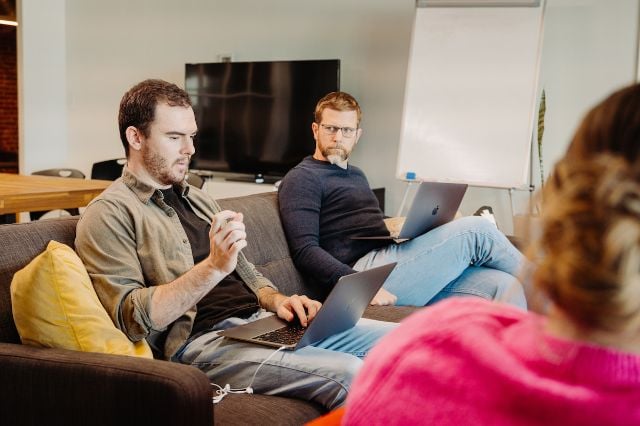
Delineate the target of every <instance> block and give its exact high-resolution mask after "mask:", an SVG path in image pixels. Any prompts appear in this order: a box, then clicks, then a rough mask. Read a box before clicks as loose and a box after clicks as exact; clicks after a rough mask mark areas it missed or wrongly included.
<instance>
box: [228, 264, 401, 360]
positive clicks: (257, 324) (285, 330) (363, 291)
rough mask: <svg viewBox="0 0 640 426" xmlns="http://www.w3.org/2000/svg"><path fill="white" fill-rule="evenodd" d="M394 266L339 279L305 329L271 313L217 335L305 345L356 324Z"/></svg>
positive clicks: (297, 346) (292, 346) (288, 345)
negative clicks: (268, 315)
mask: <svg viewBox="0 0 640 426" xmlns="http://www.w3.org/2000/svg"><path fill="white" fill-rule="evenodd" d="M395 266H396V263H395V262H394V263H389V264H387V265H382V266H379V267H377V268H372V269H369V270H366V271H362V272H356V273H355V274H351V275H345V276H343V277H342V278H340V279H339V280H338V282H337V283H336V285H335V286H334V287H333V290H331V293H329V296H328V297H327V299H326V300H325V302H324V304H323V305H322V307H321V308H320V310H319V311H318V313H317V314H316V317H315V318H314V319H313V320H312V321H311V322H310V323H309V324H308V325H307V327H306V328H303V327H302V326H300V324H299V323H297V322H296V321H292V322H287V321H285V320H283V319H280V318H278V316H277V315H272V316H270V317H267V318H262V319H259V320H257V321H253V322H250V323H248V324H243V325H240V326H237V327H232V328H228V329H226V330H223V331H221V332H219V333H218V334H219V335H221V336H225V337H230V338H232V339H237V340H244V341H246V342H253V343H258V344H260V345H266V346H272V347H275V348H280V347H284V348H285V349H289V350H295V349H300V348H303V347H305V346H307V345H310V344H312V343H315V342H318V341H320V340H322V339H324V338H327V337H330V336H333V335H334V334H337V333H340V332H342V331H345V330H348V329H349V328H351V327H353V326H354V325H356V322H358V320H359V319H360V318H361V317H362V314H363V313H364V310H365V309H366V308H367V305H369V302H371V299H373V296H375V295H376V293H377V292H378V290H379V289H380V287H382V284H383V283H384V281H385V280H386V279H387V277H388V276H389V274H390V273H391V271H392V270H393V268H394V267H395Z"/></svg>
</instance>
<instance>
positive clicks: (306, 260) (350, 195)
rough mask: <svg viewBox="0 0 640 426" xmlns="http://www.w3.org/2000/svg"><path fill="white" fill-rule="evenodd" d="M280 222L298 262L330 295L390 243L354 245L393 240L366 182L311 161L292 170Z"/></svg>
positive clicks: (356, 173)
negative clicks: (369, 256)
mask: <svg viewBox="0 0 640 426" xmlns="http://www.w3.org/2000/svg"><path fill="white" fill-rule="evenodd" d="M278 201H279V205H280V217H281V218H282V225H283V226H284V231H285V233H286V235H287V241H288V244H289V248H290V250H291V254H292V256H293V261H294V263H295V265H296V267H297V268H298V270H299V271H300V272H301V273H302V274H303V275H304V276H305V278H307V279H311V280H312V282H316V283H318V284H319V285H322V286H323V289H322V290H323V291H324V292H325V293H326V292H328V291H329V290H330V289H331V288H333V286H334V285H335V283H336V281H337V280H338V278H340V277H341V276H343V275H348V274H352V273H353V272H355V271H354V270H353V269H352V268H351V266H352V265H353V264H354V263H355V262H356V261H357V260H358V259H359V258H361V257H362V256H364V255H365V254H367V253H368V252H369V251H371V250H373V249H376V248H379V247H384V246H386V245H388V244H389V243H390V242H389V240H352V239H351V238H350V237H352V236H366V235H388V234H389V231H388V230H387V228H386V226H385V224H384V221H383V218H384V214H383V212H382V210H380V206H379V205H378V200H377V198H376V196H375V194H374V193H373V191H371V188H369V182H368V181H367V178H366V176H365V175H364V173H363V172H362V170H360V169H359V168H357V167H355V166H352V165H349V166H348V167H347V169H346V170H344V169H342V168H340V167H338V166H335V165H333V164H331V163H328V162H326V161H319V160H315V159H314V158H313V157H311V156H309V157H306V158H305V159H304V160H302V161H301V162H300V164H298V165H297V166H296V167H294V168H293V169H291V170H290V171H289V173H287V175H286V176H285V178H284V179H283V180H282V183H281V185H280V188H279V190H278Z"/></svg>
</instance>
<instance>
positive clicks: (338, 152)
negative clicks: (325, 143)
mask: <svg viewBox="0 0 640 426" xmlns="http://www.w3.org/2000/svg"><path fill="white" fill-rule="evenodd" d="M321 152H322V155H324V156H325V158H326V159H327V160H329V162H331V164H336V163H334V162H333V161H332V160H331V158H333V159H335V161H337V162H344V161H347V160H348V159H349V154H351V151H349V150H347V148H346V147H345V146H344V145H342V144H340V143H338V144H336V146H333V147H324V148H323V149H322V151H321Z"/></svg>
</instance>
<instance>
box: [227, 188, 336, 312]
mask: <svg viewBox="0 0 640 426" xmlns="http://www.w3.org/2000/svg"><path fill="white" fill-rule="evenodd" d="M218 203H219V204H220V206H221V207H222V208H223V209H226V210H233V211H238V212H242V213H244V223H245V226H246V230H247V247H246V248H245V249H244V250H243V252H244V254H245V255H246V256H247V259H249V261H250V262H251V263H253V264H254V265H255V266H256V268H257V269H258V271H260V272H261V273H262V274H263V275H264V276H265V277H267V278H269V279H270V280H271V281H272V282H273V283H274V284H275V285H276V287H278V290H280V292H281V293H283V294H287V295H291V294H306V295H307V296H309V297H312V298H315V299H320V300H322V299H324V296H323V295H322V294H320V293H319V292H318V291H317V290H314V289H313V288H310V287H308V286H306V285H305V283H304V280H303V278H302V275H300V273H299V272H298V270H297V269H296V268H295V266H294V265H293V260H292V259H291V255H290V254H289V246H288V245H287V240H286V238H285V235H284V230H283V229H282V222H280V211H279V209H278V194H277V193H276V192H267V193H263V194H255V195H252V196H250V197H236V198H225V199H222V200H218Z"/></svg>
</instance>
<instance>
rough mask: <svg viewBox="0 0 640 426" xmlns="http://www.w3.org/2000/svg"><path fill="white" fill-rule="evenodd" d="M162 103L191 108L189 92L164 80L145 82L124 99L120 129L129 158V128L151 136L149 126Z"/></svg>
mask: <svg viewBox="0 0 640 426" xmlns="http://www.w3.org/2000/svg"><path fill="white" fill-rule="evenodd" d="M160 102H166V103H167V104H169V105H170V106H184V107H190V106H191V100H190V99H189V95H188V94H187V92H185V91H184V90H182V89H181V88H179V87H178V86H176V85H175V84H173V83H169V82H166V81H164V80H156V79H149V80H144V81H142V82H140V83H138V84H136V85H135V86H133V87H132V88H131V89H129V90H128V91H127V93H125V94H124V96H123V97H122V100H121V101H120V111H119V113H118V127H119V129H120V140H121V141H122V145H123V146H124V152H125V155H126V156H127V158H128V157H129V142H128V141H127V135H126V131H127V128H128V127H129V126H133V127H135V128H136V129H138V130H140V131H141V132H142V134H143V135H144V136H145V137H146V136H149V133H148V132H149V125H150V124H151V123H152V122H153V120H154V118H155V112H156V105H157V104H158V103H160Z"/></svg>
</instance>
